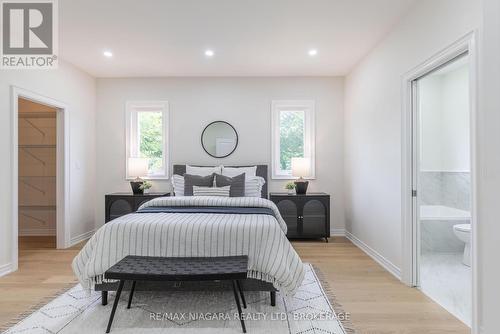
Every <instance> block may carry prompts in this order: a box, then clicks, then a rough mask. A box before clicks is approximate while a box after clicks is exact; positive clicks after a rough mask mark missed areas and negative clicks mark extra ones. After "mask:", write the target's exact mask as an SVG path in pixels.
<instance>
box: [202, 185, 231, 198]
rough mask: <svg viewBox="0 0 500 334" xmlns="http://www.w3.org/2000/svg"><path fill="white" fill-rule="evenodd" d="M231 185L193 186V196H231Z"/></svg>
mask: <svg viewBox="0 0 500 334" xmlns="http://www.w3.org/2000/svg"><path fill="white" fill-rule="evenodd" d="M230 188H231V187H230V186H225V187H198V186H193V196H220V197H229V192H230Z"/></svg>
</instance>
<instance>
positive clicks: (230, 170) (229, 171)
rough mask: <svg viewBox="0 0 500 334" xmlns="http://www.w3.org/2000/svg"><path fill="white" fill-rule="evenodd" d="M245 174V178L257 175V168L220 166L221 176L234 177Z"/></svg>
mask: <svg viewBox="0 0 500 334" xmlns="http://www.w3.org/2000/svg"><path fill="white" fill-rule="evenodd" d="M243 173H245V178H249V177H252V176H256V175H257V166H252V167H225V166H222V175H224V176H229V177H235V176H238V175H240V174H243Z"/></svg>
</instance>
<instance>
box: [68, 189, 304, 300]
mask: <svg viewBox="0 0 500 334" xmlns="http://www.w3.org/2000/svg"><path fill="white" fill-rule="evenodd" d="M193 206H199V207H242V208H268V209H271V210H272V211H273V212H274V216H272V215H269V214H236V213H234V212H233V211H229V213H179V212H153V213H147V212H143V213H132V214H128V215H126V216H122V217H119V218H117V219H114V220H113V221H111V222H109V223H107V224H105V225H104V226H103V227H101V228H100V229H99V230H98V231H97V232H96V233H95V234H94V236H93V237H92V238H91V239H90V240H89V241H88V242H87V244H86V245H85V246H84V247H83V249H82V250H81V251H80V253H79V254H78V255H77V256H76V257H75V259H74V260H73V263H72V267H73V271H74V272H75V274H76V276H77V277H78V279H79V280H80V283H81V284H82V286H83V287H84V288H86V289H89V290H90V289H91V288H93V286H94V284H100V283H102V282H105V281H106V280H105V279H104V272H105V271H106V270H107V269H109V268H110V267H111V266H113V265H114V264H115V263H117V262H118V261H120V260H121V259H122V258H124V257H125V256H127V255H143V256H177V257H190V256H191V257H196V256H230V255H248V258H249V263H248V277H249V278H255V279H259V280H263V281H265V282H269V283H272V284H273V285H274V287H275V288H277V289H278V290H280V291H281V292H282V293H285V294H293V293H294V292H295V290H296V289H297V288H298V287H299V286H300V284H301V283H302V280H303V277H304V268H303V264H302V261H301V260H300V258H299V256H298V255H297V253H296V252H295V250H294V249H293V247H292V245H291V244H290V242H289V241H288V239H287V238H286V224H285V222H284V221H283V219H282V218H281V216H280V214H279V211H278V208H277V207H276V205H275V204H274V203H273V202H271V201H269V200H266V199H262V198H257V197H229V198H228V197H194V196H193V197H162V198H156V199H153V200H151V201H149V202H147V203H145V204H143V205H142V206H141V208H140V209H139V210H141V209H144V208H148V207H158V208H160V207H166V208H172V207H193Z"/></svg>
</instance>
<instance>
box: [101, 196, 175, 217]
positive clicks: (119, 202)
mask: <svg viewBox="0 0 500 334" xmlns="http://www.w3.org/2000/svg"><path fill="white" fill-rule="evenodd" d="M164 196H170V193H147V194H142V195H134V194H132V193H113V194H108V195H106V196H105V203H106V204H105V212H106V217H105V221H104V222H105V223H107V222H109V221H110V220H113V219H115V218H118V217H120V216H124V215H126V214H128V213H132V212H136V211H137V209H139V207H140V206H141V205H142V204H143V203H145V202H147V201H149V200H152V199H153V198H156V197H164Z"/></svg>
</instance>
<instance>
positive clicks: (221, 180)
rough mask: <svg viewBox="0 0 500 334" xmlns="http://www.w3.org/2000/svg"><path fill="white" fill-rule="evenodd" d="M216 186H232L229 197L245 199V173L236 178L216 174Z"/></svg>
mask: <svg viewBox="0 0 500 334" xmlns="http://www.w3.org/2000/svg"><path fill="white" fill-rule="evenodd" d="M215 185H216V186H217V187H225V186H231V188H230V189H229V197H244V196H245V173H243V174H240V175H237V176H235V177H229V176H225V175H220V174H215Z"/></svg>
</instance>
